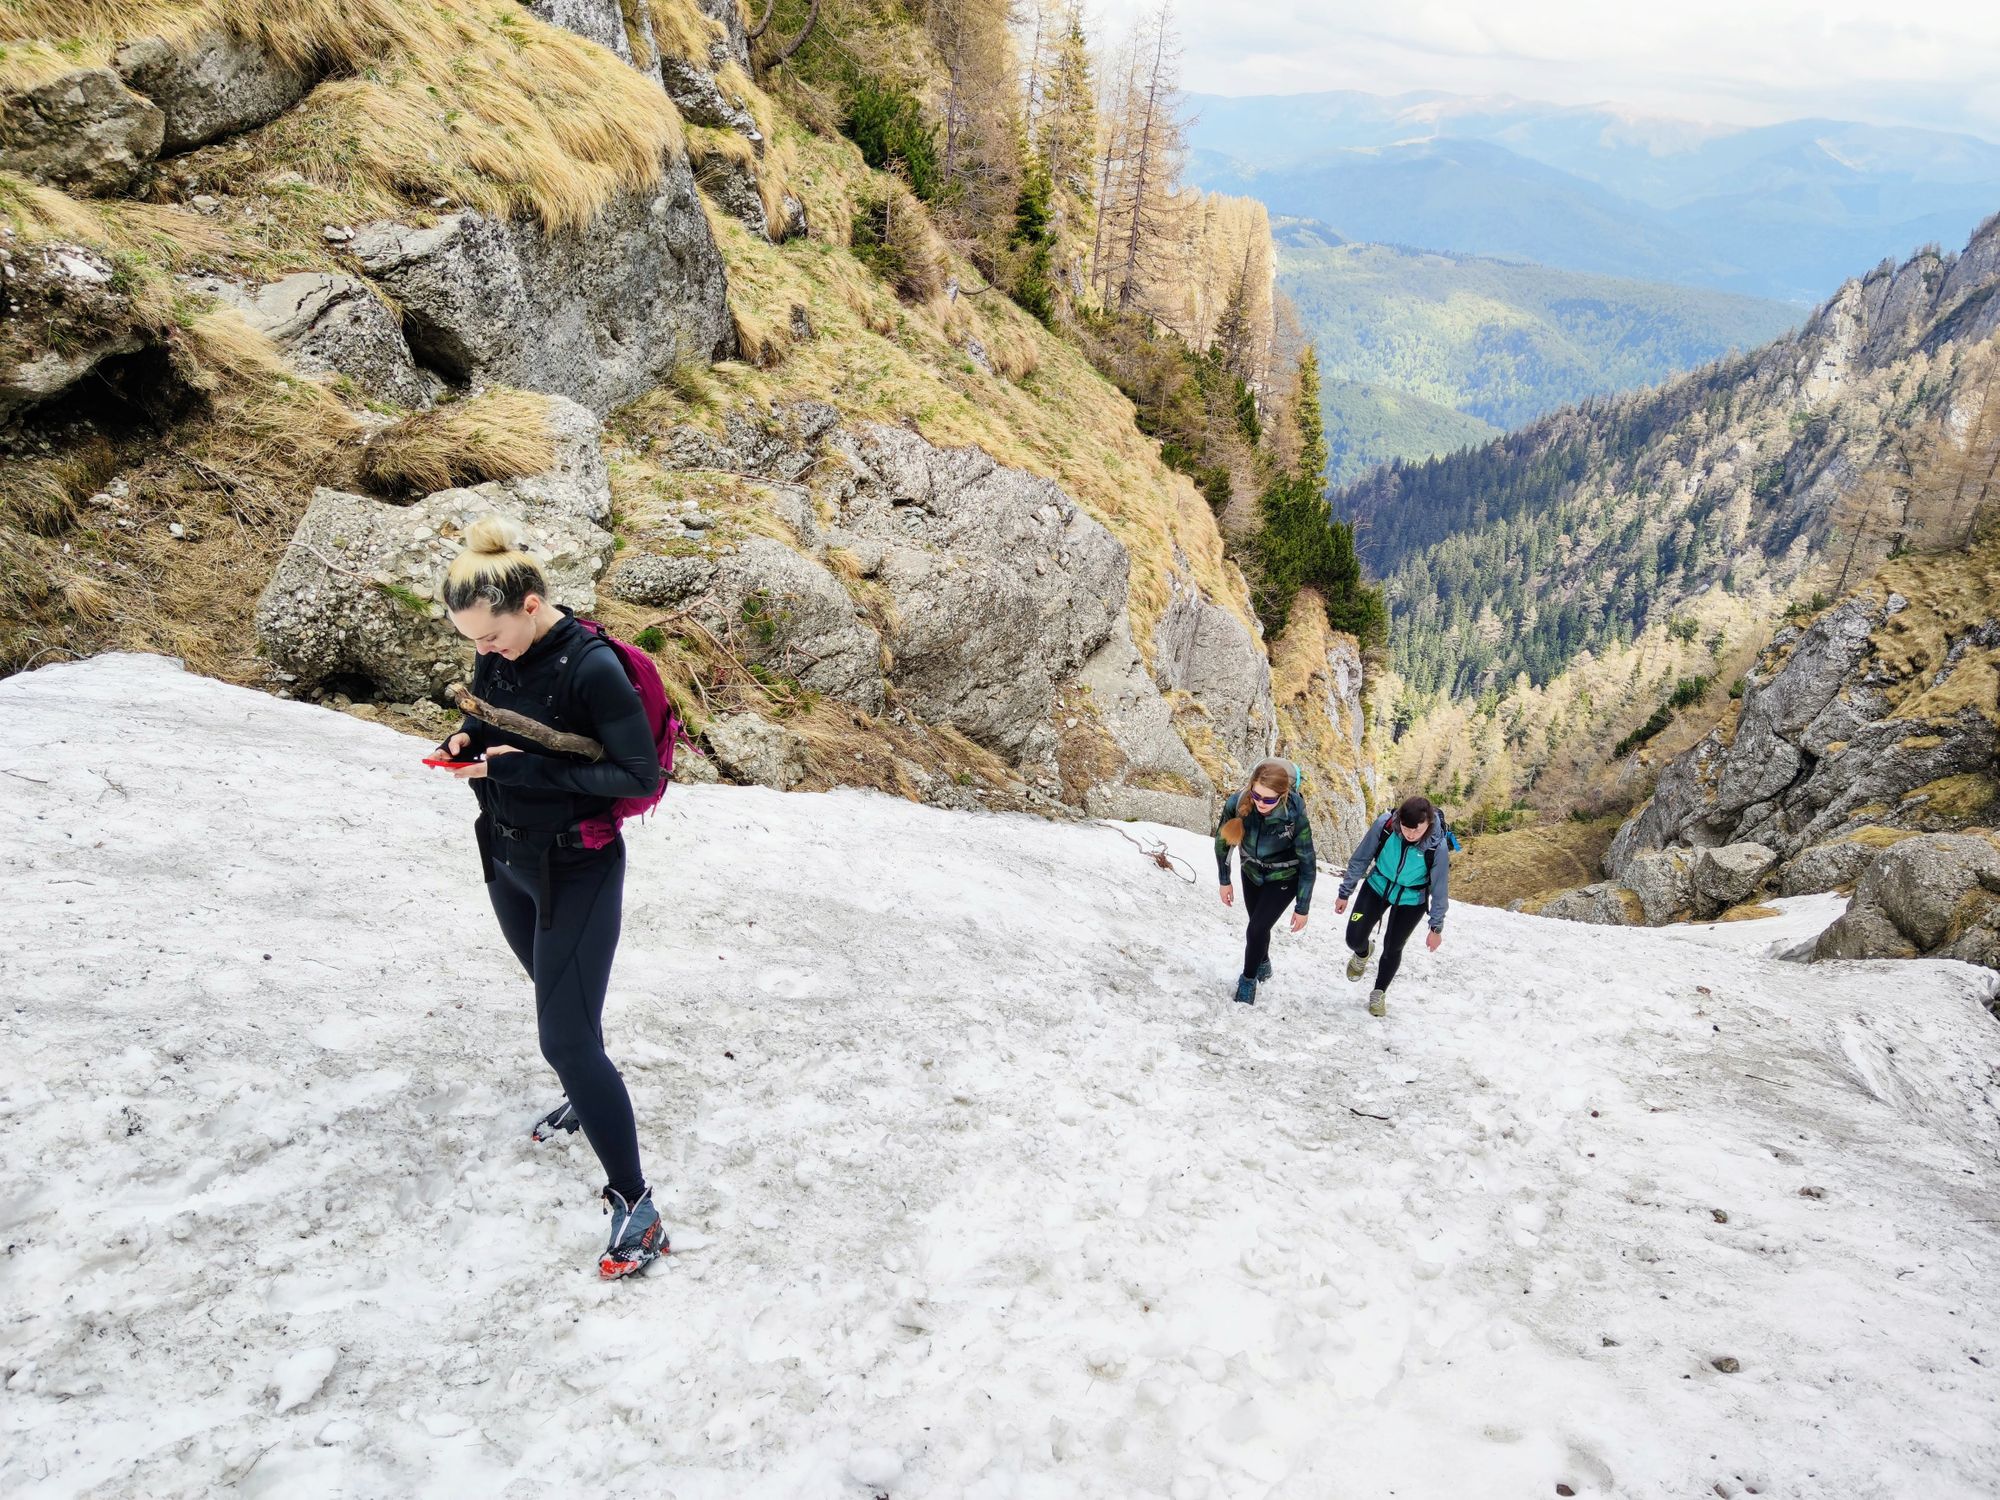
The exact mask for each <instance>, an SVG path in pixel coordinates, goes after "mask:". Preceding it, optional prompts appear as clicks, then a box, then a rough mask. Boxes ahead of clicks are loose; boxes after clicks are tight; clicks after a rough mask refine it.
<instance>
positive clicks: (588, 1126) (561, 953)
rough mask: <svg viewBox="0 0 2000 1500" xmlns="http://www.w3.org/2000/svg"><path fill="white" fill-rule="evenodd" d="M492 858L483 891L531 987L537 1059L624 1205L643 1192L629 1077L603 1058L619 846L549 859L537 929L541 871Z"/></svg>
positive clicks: (619, 904)
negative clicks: (551, 1072) (556, 1082)
mask: <svg viewBox="0 0 2000 1500" xmlns="http://www.w3.org/2000/svg"><path fill="white" fill-rule="evenodd" d="M522 858H523V862H522V863H520V864H516V865H509V864H505V863H503V862H502V861H500V860H499V859H495V860H494V861H493V881H492V883H491V884H490V885H488V886H487V887H486V889H487V891H488V892H489V893H490V894H491V896H492V898H493V912H494V915H496V916H498V917H499V918H500V931H501V932H502V933H503V934H504V935H505V936H506V939H507V946H508V947H510V948H512V949H513V950H514V956H515V957H516V958H518V959H520V960H521V967H522V968H524V969H526V970H527V971H528V977H529V978H530V979H532V980H534V981H535V1023H536V1026H537V1028H538V1030H539V1031H540V1033H541V1042H542V1056H543V1058H544V1059H546V1060H547V1062H548V1065H549V1066H550V1067H551V1068H554V1069H555V1072H556V1077H557V1078H559V1079H561V1080H562V1086H563V1092H564V1093H565V1094H567V1095H568V1096H569V1102H570V1103H571V1104H572V1105H574V1106H575V1108H576V1118H577V1123H578V1124H580V1125H581V1126H582V1127H583V1133H584V1136H585V1138H586V1139H588V1140H589V1142H590V1147H591V1149H592V1150H593V1151H595V1152H596V1153H597V1159H598V1161H599V1162H600V1163H602V1164H603V1167H604V1176H605V1179H606V1181H607V1182H608V1183H609V1185H610V1187H611V1189H612V1191H614V1192H616V1193H618V1194H619V1195H620V1196H621V1197H623V1198H624V1199H625V1201H626V1202H628V1203H630V1202H632V1201H633V1200H635V1199H636V1198H637V1197H638V1196H639V1195H640V1194H641V1193H643V1192H644V1191H645V1190H646V1179H645V1175H644V1174H643V1173H642V1172H641V1171H640V1170H639V1128H638V1126H637V1125H636V1124H635V1123H634V1121H633V1119H632V1098H631V1096H630V1095H629V1094H627V1093H626V1092H625V1080H624V1079H623V1078H621V1077H619V1075H618V1070H617V1069H616V1068H615V1067H613V1066H612V1065H611V1059H610V1058H609V1057H607V1056H605V1054H604V992H605V990H606V989H607V988H609V986H610V984H611V960H612V957H613V956H614V955H615V954H616V953H617V952H618V926H619V919H620V916H621V915H622V908H623V904H624V896H625V845H624V844H623V843H622V842H619V843H614V844H612V845H611V846H610V847H609V848H606V849H599V850H594V851H593V850H576V849H556V850H552V851H551V852H550V871H549V876H550V878H549V892H550V895H551V897H552V900H553V909H552V910H551V911H550V912H549V916H550V918H551V921H550V923H549V925H548V926H547V927H544V926H542V920H541V919H542V886H541V872H540V870H538V869H537V868H536V866H535V865H534V864H533V863H532V857H531V856H529V855H527V854H525V853H524V854H523V856H522Z"/></svg>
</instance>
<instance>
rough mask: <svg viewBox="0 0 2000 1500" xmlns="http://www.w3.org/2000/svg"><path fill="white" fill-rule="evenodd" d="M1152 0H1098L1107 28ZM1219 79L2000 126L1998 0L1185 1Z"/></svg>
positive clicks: (1233, 83)
mask: <svg viewBox="0 0 2000 1500" xmlns="http://www.w3.org/2000/svg"><path fill="white" fill-rule="evenodd" d="M1151 8H1152V5H1151V4H1150V3H1148V0H1093V3H1092V7H1091V10H1092V15H1093V18H1094V21H1095V25H1096V29H1097V30H1098V31H1099V32H1100V33H1102V34H1104V35H1107V36H1110V35H1115V34H1117V33H1119V32H1121V31H1122V30H1123V29H1124V28H1125V27H1127V26H1129V25H1130V24H1131V22H1132V20H1133V19H1134V18H1135V17H1136V16H1138V15H1139V14H1140V13H1141V12H1142V11H1145V10H1149V9H1151ZM1177 10H1178V11H1179V15H1178V25H1179V27H1180V31H1181V35H1182V37H1183V39H1184V41H1185V43H1186V58H1185V62H1184V75H1185V77H1184V81H1185V84H1186V86H1187V87H1188V88H1189V89H1192V90H1195V91H1198V92H1204V93H1217V94H1289V93H1303V92H1309V91H1314V90H1320V89H1345V88H1352V89H1366V90H1369V91H1371V92H1377V93H1399V92H1403V91H1406V90H1415V89H1441V90H1445V91H1448V92H1452V93H1477V94H1487V93H1506V94H1515V95H1519V96H1521V97H1524V98H1536V99H1548V100H1552V101H1554V102H1557V103H1563V104H1592V103H1599V102H1607V101H1608V102H1615V103H1618V104H1622V105H1627V106H1630V107H1632V108H1635V109H1640V110H1645V111H1650V112H1654V113H1662V114H1678V115H1686V116H1690V117H1692V118H1696V119H1701V120H1713V121H1720V122H1728V123H1736V124H1761V123H1767V122H1769V121H1773V120H1779V119H1788V118H1794V117H1797V116H1800V115H1826V116H1833V117H1836V118H1842V119H1858V120H1868V121H1875V122H1878V123H1883V124H1910V125H1926V126H1931V127H1934V128H1941V129H1958V130H1970V131H1973V132H1975V133H1979V134H1984V135H1989V136H1994V137H2000V5H1995V4H1992V3H1990V0H1927V3H1926V4H1924V5H1922V6H1921V7H1918V6H1911V7H1908V8H1907V10H1904V11H1901V12H1899V11H1898V10H1896V9H1894V8H1891V7H1888V6H1885V5H1884V4H1883V3H1882V0H1642V3H1640V4H1632V3H1629V0H1627V3H1624V4H1617V3H1613V4H1606V3H1604V0H1484V3H1477V4H1475V3H1471V0H1418V3H1415V4H1411V5H1398V4H1396V3H1395V0H1264V3H1247V4H1245V3H1236V4H1226V5H1201V4H1197V3H1193V0H1183V3H1182V4H1181V5H1179V6H1178V7H1177Z"/></svg>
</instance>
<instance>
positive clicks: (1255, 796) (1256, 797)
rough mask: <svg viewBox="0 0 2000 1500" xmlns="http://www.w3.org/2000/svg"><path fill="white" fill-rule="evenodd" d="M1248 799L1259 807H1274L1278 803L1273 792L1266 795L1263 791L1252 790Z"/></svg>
mask: <svg viewBox="0 0 2000 1500" xmlns="http://www.w3.org/2000/svg"><path fill="white" fill-rule="evenodd" d="M1250 800H1251V801H1252V802H1254V803H1256V804H1257V805H1258V806H1259V807H1276V806H1277V805H1278V799H1277V796H1276V795H1275V794H1273V795H1270V796H1266V795H1265V794H1264V793H1263V792H1252V793H1251V794H1250Z"/></svg>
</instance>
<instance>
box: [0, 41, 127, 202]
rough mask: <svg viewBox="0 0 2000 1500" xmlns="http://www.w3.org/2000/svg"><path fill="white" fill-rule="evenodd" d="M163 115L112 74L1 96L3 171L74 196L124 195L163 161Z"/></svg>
mask: <svg viewBox="0 0 2000 1500" xmlns="http://www.w3.org/2000/svg"><path fill="white" fill-rule="evenodd" d="M166 128H167V127H166V116H165V115H163V114H162V113H161V112H160V107H159V106H158V105H157V104H155V103H153V101H152V100H150V99H148V98H146V97H145V96H144V95H142V94H135V93H134V92H133V91H132V90H131V89H128V88H127V87H125V84H124V82H123V80H121V79H120V78H119V76H118V75H117V74H116V73H115V72H113V71H112V70H111V69H109V68H76V69H74V70H72V71H70V72H67V73H61V74H58V75H56V76H55V77H53V78H48V79H45V80H43V81H42V82H39V83H35V84H31V85H29V86H27V87H24V88H15V89H0V172H14V173H17V174H19V175H20V176H22V177H32V178H34V179H35V180H36V181H37V182H47V183H53V184H54V185H55V186H57V187H62V188H69V189H71V190H73V191H75V192H81V193H95V194H101V195H103V194H112V193H122V192H125V191H127V190H128V189H129V188H131V187H132V185H133V184H134V183H135V182H137V181H138V178H139V174H140V173H142V172H144V171H145V170H146V168H147V166H148V165H149V164H150V163H151V162H152V160H153V159H154V158H155V157H156V156H158V155H159V154H160V143H161V141H162V140H164V139H165V137H166Z"/></svg>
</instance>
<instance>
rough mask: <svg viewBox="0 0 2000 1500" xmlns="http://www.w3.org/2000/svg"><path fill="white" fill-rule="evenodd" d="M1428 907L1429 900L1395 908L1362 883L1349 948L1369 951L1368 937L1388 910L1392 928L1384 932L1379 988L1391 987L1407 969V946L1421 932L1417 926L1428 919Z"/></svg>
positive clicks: (1352, 917)
mask: <svg viewBox="0 0 2000 1500" xmlns="http://www.w3.org/2000/svg"><path fill="white" fill-rule="evenodd" d="M1425 905H1426V902H1425V901H1419V902H1418V903H1417V904H1416V905H1415V906H1391V905H1390V904H1389V902H1388V900H1387V899H1386V898H1384V897H1382V896H1378V895H1377V894H1376V893H1375V888H1374V887H1373V886H1372V885H1370V884H1368V882H1367V881H1365V880H1364V881H1362V882H1361V889H1359V890H1358V891H1356V892H1355V893H1354V906H1353V908H1352V909H1351V910H1350V911H1349V912H1348V914H1347V946H1348V947H1349V948H1351V949H1353V950H1354V951H1355V952H1356V953H1366V952H1367V951H1368V935H1369V934H1370V933H1371V932H1373V931H1374V930H1375V924H1376V922H1377V921H1379V920H1380V919H1381V916H1382V913H1383V912H1385V911H1386V912H1387V913H1388V914H1389V922H1388V925H1387V926H1385V927H1384V928H1383V929H1382V961H1381V962H1380V963H1378V964H1377V965H1376V966H1375V988H1376V989H1378V990H1386V989H1387V988H1389V982H1390V981H1391V980H1392V979H1394V978H1395V977H1396V970H1398V969H1400V968H1401V967H1402V966H1403V944H1405V943H1407V942H1408V941H1409V940H1410V934H1411V933H1413V932H1415V931H1416V930H1417V923H1419V922H1421V921H1422V920H1423V919H1424V907H1425Z"/></svg>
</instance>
